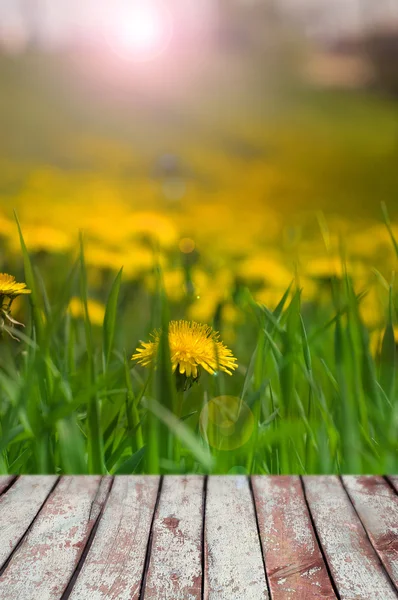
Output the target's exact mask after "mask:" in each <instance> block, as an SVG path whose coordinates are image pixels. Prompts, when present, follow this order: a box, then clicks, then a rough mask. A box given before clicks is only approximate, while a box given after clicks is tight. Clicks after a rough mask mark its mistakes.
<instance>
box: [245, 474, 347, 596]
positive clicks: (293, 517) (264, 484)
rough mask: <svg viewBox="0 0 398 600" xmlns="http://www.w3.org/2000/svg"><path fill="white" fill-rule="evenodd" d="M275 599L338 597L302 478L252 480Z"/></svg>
mask: <svg viewBox="0 0 398 600" xmlns="http://www.w3.org/2000/svg"><path fill="white" fill-rule="evenodd" d="M252 485H253V493H254V498H255V502H256V507H257V515H258V523H259V528H260V535H261V541H262V545H263V552H264V557H265V565H266V569H267V574H268V580H269V585H270V590H271V594H272V600H310V599H311V598H313V599H316V598H325V599H326V598H330V599H331V598H336V596H335V593H334V592H333V587H332V584H331V582H330V579H329V575H328V573H327V569H326V566H325V563H324V561H323V558H322V554H321V551H320V549H319V546H318V543H317V541H316V537H315V534H314V531H313V529H312V525H311V519H310V516H309V513H308V509H307V505H306V502H305V498H304V495H303V491H302V487H301V482H300V478H299V477H261V476H257V477H252Z"/></svg>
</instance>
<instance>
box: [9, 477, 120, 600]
mask: <svg viewBox="0 0 398 600" xmlns="http://www.w3.org/2000/svg"><path fill="white" fill-rule="evenodd" d="M109 485H110V481H109V479H104V480H103V481H102V482H101V477H97V476H94V477H85V476H83V477H63V478H62V479H61V481H60V482H59V484H58V485H57V487H56V488H55V490H54V492H53V493H52V494H51V496H50V497H49V498H48V500H47V502H46V503H45V505H44V506H43V508H42V510H41V512H40V514H39V515H38V517H37V519H36V520H35V522H34V524H33V526H32V529H31V530H30V532H29V533H28V535H27V536H26V537H25V539H24V540H23V542H22V544H21V545H20V547H19V548H18V550H17V551H16V552H15V554H14V556H13V557H12V559H11V561H10V563H9V565H8V566H7V568H6V570H5V571H4V573H3V576H2V578H1V581H0V600H10V598H18V600H59V598H60V596H61V594H62V592H63V590H64V589H65V587H66V586H67V584H68V581H69V579H70V577H71V576H72V574H73V572H74V569H75V567H76V564H77V562H78V560H79V557H80V555H81V553H82V551H83V549H84V546H85V544H86V542H87V539H88V537H89V534H90V532H91V529H92V527H93V525H94V523H95V520H96V518H97V517H98V514H99V505H98V498H100V497H103V490H102V488H103V486H109Z"/></svg>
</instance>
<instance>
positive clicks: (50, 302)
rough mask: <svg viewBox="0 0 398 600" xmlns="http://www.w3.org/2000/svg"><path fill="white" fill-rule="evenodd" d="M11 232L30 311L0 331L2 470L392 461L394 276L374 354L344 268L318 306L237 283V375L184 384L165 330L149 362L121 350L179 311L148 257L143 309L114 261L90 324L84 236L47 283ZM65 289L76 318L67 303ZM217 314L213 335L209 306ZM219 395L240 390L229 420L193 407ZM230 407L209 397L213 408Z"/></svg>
mask: <svg viewBox="0 0 398 600" xmlns="http://www.w3.org/2000/svg"><path fill="white" fill-rule="evenodd" d="M386 221H387V224H388V220H387V218H386ZM20 235H21V250H22V256H23V262H24V270H25V281H26V283H27V285H28V287H30V289H31V290H32V294H31V296H30V299H29V302H30V308H31V310H30V315H29V316H27V319H26V325H27V326H26V329H25V330H23V331H22V330H21V329H17V328H14V329H13V330H12V333H13V335H14V336H16V337H18V338H19V340H20V341H19V343H18V342H17V341H15V340H13V339H12V338H11V337H9V336H8V335H7V332H8V326H3V329H4V331H3V336H2V338H1V340H0V361H1V362H0V427H1V430H0V450H1V455H0V472H1V473H54V472H56V473H58V472H60V473H112V474H113V473H158V472H161V473H171V472H172V473H186V472H190V473H191V472H194V473H229V472H248V473H274V474H287V473H340V472H344V473H380V472H383V473H385V472H396V471H397V468H398V460H397V449H398V448H397V444H398V441H397V440H398V438H397V433H398V431H397V429H398V393H397V386H396V367H397V363H396V344H395V341H394V330H393V327H394V325H395V324H396V306H397V298H396V295H395V293H394V291H393V287H392V286H391V287H390V289H389V290H386V291H385V293H386V294H387V296H389V310H388V313H387V314H386V321H385V331H384V335H383V341H382V345H381V350H380V352H379V353H377V355H376V358H374V356H373V353H371V351H370V347H369V332H368V331H367V329H366V328H365V327H364V325H363V323H362V321H361V319H360V316H359V310H358V307H359V304H360V302H361V301H362V297H361V296H357V295H356V294H355V292H354V289H353V285H352V281H351V280H350V278H349V276H348V275H345V276H344V277H342V278H341V279H333V280H331V281H329V282H328V283H327V284H325V285H327V286H329V291H330V302H329V303H323V304H322V305H320V306H316V305H315V304H310V305H308V304H304V303H302V301H301V294H300V289H296V288H295V283H294V282H293V283H292V292H293V293H292V294H291V293H289V291H290V290H287V291H286V293H285V294H284V295H283V297H282V298H281V301H280V303H279V305H278V306H277V308H276V309H275V310H274V311H270V310H269V309H268V308H267V307H265V306H261V305H259V304H257V303H256V302H254V300H253V299H252V297H251V294H250V292H249V291H248V290H247V289H245V288H238V289H237V290H236V294H235V303H236V305H237V307H238V308H239V310H240V313H241V315H242V320H241V322H240V324H238V325H237V326H236V328H235V329H236V331H235V333H236V339H235V342H234V343H233V345H232V346H233V351H234V354H235V356H237V358H238V362H239V369H238V371H237V372H236V373H234V374H233V375H232V376H231V377H229V376H228V375H225V374H221V373H220V374H217V375H216V376H211V375H209V374H207V373H203V374H202V376H201V378H200V381H199V383H198V384H195V385H193V386H192V387H191V388H190V389H189V390H187V391H186V392H184V393H183V394H182V393H181V392H177V390H176V385H175V376H174V375H173V374H172V372H171V366H170V352H169V348H168V344H167V343H166V337H165V336H163V337H162V338H161V339H162V340H163V341H162V342H161V344H160V347H159V365H158V368H157V369H154V370H145V369H143V368H141V367H138V366H135V365H134V363H133V362H132V361H130V360H129V358H130V356H131V354H132V353H133V351H134V349H135V347H136V346H137V344H138V335H139V336H140V337H144V338H145V339H146V338H147V336H148V333H149V332H150V330H151V329H152V327H153V326H162V327H163V329H165V328H166V327H167V323H168V321H169V319H170V318H174V317H176V316H177V317H178V316H179V315H178V314H177V309H176V307H174V306H173V305H171V304H170V303H169V302H168V300H167V298H166V296H165V293H164V290H163V287H162V278H161V273H160V270H159V267H156V269H157V273H158V286H157V290H156V292H155V293H154V295H153V296H152V297H151V296H149V295H147V296H146V300H145V302H147V303H150V306H151V310H150V314H148V319H147V320H145V319H143V315H145V312H144V311H140V310H138V308H137V307H139V306H143V300H142V298H141V299H140V300H139V304H135V303H134V296H136V295H138V294H139V293H142V292H139V291H138V289H137V287H136V286H134V284H132V283H124V282H123V278H122V271H120V272H119V273H118V275H117V277H116V279H115V280H114V281H113V283H112V284H111V285H110V286H109V294H108V299H107V304H106V312H105V318H104V323H103V327H102V330H101V328H98V327H95V326H93V324H91V323H90V318H89V311H88V308H87V298H88V290H89V278H88V275H87V270H86V266H85V261H84V244H83V241H81V246H80V251H79V254H78V256H77V259H76V260H75V261H73V260H71V259H69V258H68V257H64V259H63V260H64V265H63V268H64V269H65V270H64V272H65V277H64V282H63V283H62V285H61V286H59V284H58V283H57V285H50V286H48V284H49V283H51V271H50V270H49V269H48V268H47V270H46V271H45V272H43V274H41V273H40V269H39V268H38V265H37V264H36V263H38V262H40V261H39V258H38V257H36V258H35V260H33V259H31V257H30V256H29V254H28V252H27V250H26V246H25V244H24V241H23V234H22V232H21V230H20ZM392 237H393V236H392ZM392 243H393V244H394V245H395V247H396V241H395V240H394V239H393V240H392ZM67 267H68V269H69V274H68V273H67V271H66V268H67ZM54 275H55V272H54ZM58 281H59V275H58V277H57V282H58ZM47 287H50V289H49V290H48V289H47ZM77 290H79V293H80V296H81V298H82V301H83V305H84V307H85V310H84V318H83V319H73V318H71V316H70V315H69V313H68V311H67V307H68V303H69V299H70V297H71V296H72V295H75V294H76V293H77ZM24 301H25V302H26V303H27V302H28V299H27V298H25V299H24ZM145 302H144V304H145ZM130 304H131V305H132V306H133V312H132V310H131V307H130ZM215 321H216V323H217V327H218V328H219V329H220V330H221V333H222V332H223V318H222V310H221V309H220V310H218V311H217V314H216V315H215ZM134 332H135V333H134ZM138 332H139V334H138ZM224 396H232V397H235V398H238V399H239V404H238V405H239V410H238V411H236V410H235V413H234V415H232V421H235V422H236V426H235V427H234V426H233V425H232V428H231V427H230V428H229V429H228V427H225V422H224V423H222V422H221V421H218V422H217V423H211V422H208V423H206V421H205V420H204V418H203V415H204V414H206V413H205V412H202V411H203V408H204V406H205V405H207V403H208V402H209V401H211V400H213V399H214V398H219V397H224ZM232 405H233V404H231V403H230V404H225V402H223V401H221V409H220V410H221V417H222V418H224V417H225V418H226V417H228V409H229V408H230V407H231V406H232ZM234 406H235V405H234ZM223 411H224V412H223ZM201 415H202V419H201ZM229 424H230V425H231V423H230V422H229ZM223 448H224V449H223ZM225 448H227V449H225Z"/></svg>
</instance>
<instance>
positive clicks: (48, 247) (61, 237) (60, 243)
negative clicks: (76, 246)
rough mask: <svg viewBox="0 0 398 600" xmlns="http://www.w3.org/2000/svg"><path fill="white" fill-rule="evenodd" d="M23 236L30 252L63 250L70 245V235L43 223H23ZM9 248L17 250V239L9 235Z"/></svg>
mask: <svg viewBox="0 0 398 600" xmlns="http://www.w3.org/2000/svg"><path fill="white" fill-rule="evenodd" d="M23 236H24V240H25V243H26V246H27V248H28V250H30V251H32V252H40V251H42V250H45V251H47V252H64V251H65V250H68V249H69V248H70V247H71V246H72V237H71V236H70V235H68V234H67V233H65V232H64V231H61V230H60V229H56V228H54V227H47V226H45V225H29V224H28V225H24V227H23ZM9 243H10V246H11V250H13V251H16V250H19V247H20V246H19V239H18V238H16V237H10V239H9Z"/></svg>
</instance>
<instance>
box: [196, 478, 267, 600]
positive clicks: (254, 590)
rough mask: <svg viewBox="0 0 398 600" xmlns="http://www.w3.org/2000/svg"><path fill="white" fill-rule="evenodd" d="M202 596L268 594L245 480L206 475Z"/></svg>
mask: <svg viewBox="0 0 398 600" xmlns="http://www.w3.org/2000/svg"><path fill="white" fill-rule="evenodd" d="M204 551H205V582H204V583H205V586H204V587H205V589H204V598H205V599H206V600H242V599H243V598H244V599H245V600H260V599H263V598H268V592H267V584H266V578H265V572H264V564H263V558H262V553H261V545H260V540H259V537H258V532H257V523H256V517H255V512H254V507H253V501H252V497H251V492H250V488H249V482H248V479H247V478H246V477H243V476H212V477H209V480H208V487H207V497H206V513H205V548H204Z"/></svg>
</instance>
